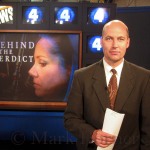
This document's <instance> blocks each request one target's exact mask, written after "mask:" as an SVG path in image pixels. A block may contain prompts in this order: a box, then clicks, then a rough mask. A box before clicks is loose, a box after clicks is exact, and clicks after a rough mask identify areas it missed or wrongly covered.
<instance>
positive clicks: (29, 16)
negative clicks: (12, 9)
mask: <svg viewBox="0 0 150 150" xmlns="http://www.w3.org/2000/svg"><path fill="white" fill-rule="evenodd" d="M22 10H23V12H22V15H23V24H42V23H45V22H44V21H45V17H46V14H45V10H44V7H37V6H24V7H23V9H22Z"/></svg>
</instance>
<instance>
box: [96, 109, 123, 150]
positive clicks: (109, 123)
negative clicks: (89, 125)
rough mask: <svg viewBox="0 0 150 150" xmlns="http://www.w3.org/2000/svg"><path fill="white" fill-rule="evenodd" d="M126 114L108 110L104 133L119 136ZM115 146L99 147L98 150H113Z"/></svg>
mask: <svg viewBox="0 0 150 150" xmlns="http://www.w3.org/2000/svg"><path fill="white" fill-rule="evenodd" d="M124 116H125V114H121V113H118V112H115V111H113V110H111V109H109V108H107V109H106V112H105V117H104V122H103V128H102V131H104V132H107V133H110V134H113V135H115V136H116V138H117V136H118V134H119V131H120V128H121V125H122V122H123V119H124ZM113 147H114V144H111V145H110V146H108V147H106V148H101V147H99V146H98V147H97V150H112V149H113Z"/></svg>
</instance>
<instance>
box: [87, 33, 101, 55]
mask: <svg viewBox="0 0 150 150" xmlns="http://www.w3.org/2000/svg"><path fill="white" fill-rule="evenodd" d="M100 40H101V36H100V35H89V36H87V51H88V52H90V53H101V52H102V46H101V44H100Z"/></svg>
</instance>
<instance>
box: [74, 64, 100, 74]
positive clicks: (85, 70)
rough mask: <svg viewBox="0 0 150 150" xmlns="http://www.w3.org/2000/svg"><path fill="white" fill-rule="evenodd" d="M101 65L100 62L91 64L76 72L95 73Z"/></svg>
mask: <svg viewBox="0 0 150 150" xmlns="http://www.w3.org/2000/svg"><path fill="white" fill-rule="evenodd" d="M99 65H100V61H98V62H95V63H93V64H90V65H88V66H85V67H82V68H80V69H78V70H76V71H75V72H77V73H87V72H93V71H94V70H95V69H96V68H97V67H98V66H99Z"/></svg>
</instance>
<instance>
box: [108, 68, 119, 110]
mask: <svg viewBox="0 0 150 150" xmlns="http://www.w3.org/2000/svg"><path fill="white" fill-rule="evenodd" d="M111 72H112V73H113V75H112V76H111V78H110V81H109V84H108V92H109V100H110V107H111V109H114V103H115V99H116V95H117V77H116V73H117V71H116V70H115V69H111Z"/></svg>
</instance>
